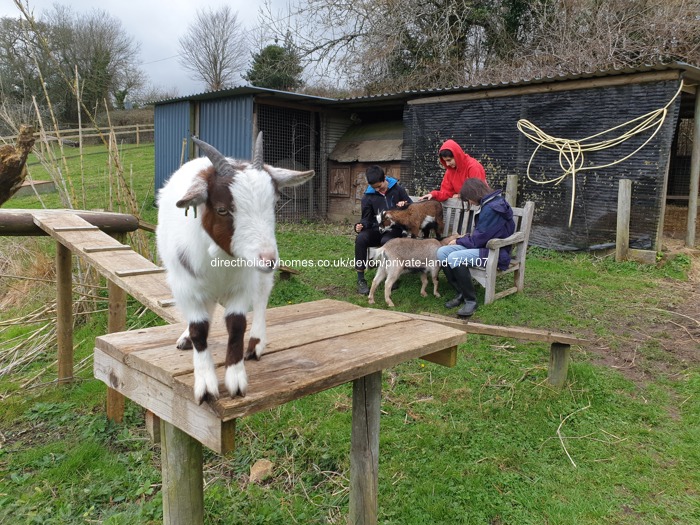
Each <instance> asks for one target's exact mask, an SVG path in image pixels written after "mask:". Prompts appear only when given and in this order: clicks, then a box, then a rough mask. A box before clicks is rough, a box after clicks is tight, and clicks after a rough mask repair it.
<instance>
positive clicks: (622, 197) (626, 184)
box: [615, 179, 632, 262]
mask: <svg viewBox="0 0 700 525" xmlns="http://www.w3.org/2000/svg"><path fill="white" fill-rule="evenodd" d="M631 207H632V181H631V180H630V179H620V187H619V189H618V192H617V238H616V239H615V260H616V261H617V262H620V261H624V260H625V259H626V258H627V251H628V250H629V247H630V211H631Z"/></svg>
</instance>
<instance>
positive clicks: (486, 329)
mask: <svg viewBox="0 0 700 525" xmlns="http://www.w3.org/2000/svg"><path fill="white" fill-rule="evenodd" d="M397 313H398V312H397ZM401 315H406V316H408V317H412V318H414V319H422V320H424V321H432V322H435V323H440V324H442V325H444V326H449V327H450V328H456V329H458V330H462V331H464V332H466V333H468V334H479V335H493V336H497V337H510V338H513V339H522V340H525V341H541V342H544V343H555V342H556V343H565V344H574V345H575V344H584V343H587V342H588V341H586V339H582V338H580V337H575V336H573V335H569V334H562V333H559V332H551V331H548V330H539V329H537V328H526V327H523V326H494V325H489V324H482V323H473V322H471V321H462V320H460V319H456V318H453V317H446V316H444V315H435V314H410V313H406V312H401Z"/></svg>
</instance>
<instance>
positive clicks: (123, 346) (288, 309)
mask: <svg viewBox="0 0 700 525" xmlns="http://www.w3.org/2000/svg"><path fill="white" fill-rule="evenodd" d="M357 309H362V310H363V311H364V310H368V309H366V308H362V307H360V306H357V305H353V304H350V303H346V302H344V301H335V300H332V299H322V300H320V301H313V302H311V303H300V304H293V305H286V306H279V307H277V308H270V309H268V310H267V312H266V316H265V317H266V321H267V322H266V325H267V329H268V331H269V330H271V329H272V327H273V326H275V325H285V324H288V323H295V322H299V321H303V320H306V319H317V318H320V317H324V316H329V315H335V314H339V313H343V312H351V311H353V310H357ZM251 322H252V313H249V314H248V315H247V316H246V324H247V325H248V326H250V324H251ZM186 327H187V325H186V324H184V323H179V324H172V325H164V326H156V327H152V328H149V329H148V332H146V331H145V329H141V330H130V331H128V332H122V333H119V334H105V335H101V336H99V337H97V339H96V341H95V346H97V347H98V348H100V349H101V350H103V351H105V352H106V353H107V354H109V355H111V356H112V357H114V358H115V359H118V360H119V361H123V360H124V357H125V355H128V354H129V353H132V352H141V351H144V350H149V349H152V348H157V347H159V346H162V347H169V346H172V347H173V348H174V347H175V341H176V340H177V338H178V337H180V334H182V332H183V331H184V330H185V328H186ZM146 333H148V336H147V337H146V336H145V334H146ZM226 333H227V332H226V328H225V327H224V326H223V325H222V324H221V323H214V324H213V326H212V327H211V330H210V332H209V338H210V340H211V341H212V342H215V341H216V340H225V338H226ZM246 337H248V333H246ZM270 340H271V339H270V337H269V336H268V341H270ZM178 352H179V351H178ZM185 354H186V352H185Z"/></svg>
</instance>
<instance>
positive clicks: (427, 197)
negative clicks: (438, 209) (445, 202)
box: [420, 193, 433, 201]
mask: <svg viewBox="0 0 700 525" xmlns="http://www.w3.org/2000/svg"><path fill="white" fill-rule="evenodd" d="M432 198H433V194H432V193H426V194H425V195H423V196H422V197H421V198H420V200H422V201H429V200H430V199H432Z"/></svg>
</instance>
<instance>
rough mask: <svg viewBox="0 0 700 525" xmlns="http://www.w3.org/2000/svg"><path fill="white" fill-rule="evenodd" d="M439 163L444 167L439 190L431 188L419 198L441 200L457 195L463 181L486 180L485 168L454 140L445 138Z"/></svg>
mask: <svg viewBox="0 0 700 525" xmlns="http://www.w3.org/2000/svg"><path fill="white" fill-rule="evenodd" d="M439 158H440V164H442V165H443V166H444V167H445V175H444V176H443V178H442V184H440V189H439V190H433V191H431V192H430V193H427V194H425V195H423V196H422V197H421V200H425V199H428V200H430V199H435V200H436V201H439V202H442V201H446V200H447V199H450V198H452V197H459V192H460V190H461V189H462V185H463V184H464V181H465V180H467V179H480V180H482V181H484V182H486V170H484V167H483V166H482V165H481V163H480V162H479V161H478V160H476V159H475V158H474V157H470V156H469V155H467V154H466V153H464V151H463V150H462V148H461V147H460V145H459V144H457V143H456V142H455V141H454V140H452V139H449V140H446V141H445V143H444V144H443V145H442V146H441V147H440V156H439Z"/></svg>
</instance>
